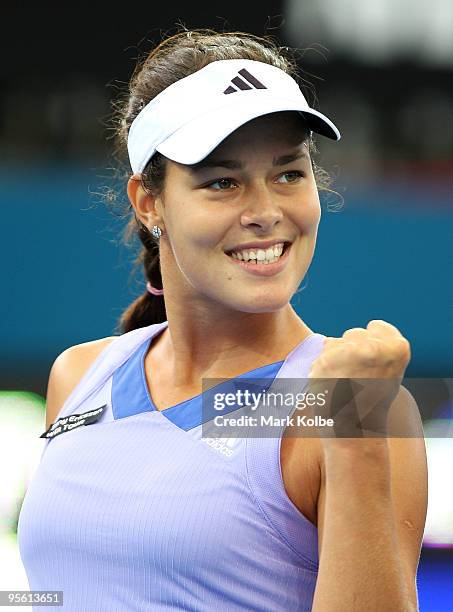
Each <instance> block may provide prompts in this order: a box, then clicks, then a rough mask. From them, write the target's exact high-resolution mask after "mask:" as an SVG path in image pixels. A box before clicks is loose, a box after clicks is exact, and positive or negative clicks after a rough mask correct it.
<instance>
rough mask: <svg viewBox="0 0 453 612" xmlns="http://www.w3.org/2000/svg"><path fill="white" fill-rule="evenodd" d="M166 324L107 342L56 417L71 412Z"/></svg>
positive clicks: (144, 328)
mask: <svg viewBox="0 0 453 612" xmlns="http://www.w3.org/2000/svg"><path fill="white" fill-rule="evenodd" d="M167 325H168V321H164V322H163V323H155V324H154V325H148V326H146V327H140V328H139V329H134V330H132V331H130V332H127V333H125V334H122V335H121V336H118V337H116V338H115V340H113V341H112V342H111V343H110V344H108V345H107V346H106V347H105V349H103V350H102V351H101V353H100V354H99V355H98V356H97V358H96V359H95V360H94V361H93V363H92V364H91V366H90V367H89V368H88V370H87V371H86V372H85V374H84V375H83V376H82V378H81V379H80V381H79V382H78V383H77V385H76V386H75V388H74V389H73V391H72V392H71V393H70V395H69V396H68V398H67V399H66V401H65V403H64V404H63V406H62V408H61V410H60V412H59V413H58V417H61V416H65V415H67V414H71V413H73V412H74V411H75V410H76V409H77V408H78V407H79V406H80V404H82V402H84V401H85V400H86V399H87V398H88V397H89V396H90V395H92V394H93V393H94V392H95V391H97V389H99V388H100V387H101V386H102V385H104V384H105V383H106V382H107V380H108V379H109V378H110V377H111V376H112V374H113V372H114V371H115V370H116V369H117V368H119V367H120V366H121V365H122V364H123V363H124V362H125V361H127V359H128V358H129V357H130V355H132V353H133V352H134V350H135V349H136V348H137V347H138V346H139V345H140V344H141V343H142V342H145V340H147V339H150V338H152V337H153V336H155V335H156V334H158V333H159V332H160V331H161V330H162V329H163V328H165V327H166V326H167Z"/></svg>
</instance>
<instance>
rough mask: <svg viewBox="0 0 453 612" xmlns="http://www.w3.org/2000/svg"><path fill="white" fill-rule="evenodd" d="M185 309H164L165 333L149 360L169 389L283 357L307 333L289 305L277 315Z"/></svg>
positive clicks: (191, 384)
mask: <svg viewBox="0 0 453 612" xmlns="http://www.w3.org/2000/svg"><path fill="white" fill-rule="evenodd" d="M206 314H207V313H196V312H195V313H194V312H193V311H192V310H191V312H190V313H189V312H188V311H187V308H186V309H184V308H179V307H177V306H176V307H175V303H174V302H172V304H171V306H170V308H167V319H168V328H167V329H165V330H164V332H163V333H162V334H160V336H159V338H158V339H157V341H156V345H155V358H156V359H157V360H158V362H159V364H160V365H161V366H162V364H165V366H164V367H165V370H166V372H167V374H168V376H169V377H170V379H171V380H174V381H175V386H197V385H198V384H199V381H200V380H201V378H203V377H205V378H209V377H211V378H220V377H223V376H226V377H229V376H231V377H233V376H237V375H238V374H241V373H243V372H246V371H248V370H252V369H255V368H258V367H261V366H262V365H267V364H269V363H273V362H275V361H281V360H283V359H285V358H286V356H287V355H288V353H289V352H290V351H291V350H293V349H294V348H295V347H296V346H297V345H298V344H300V343H301V342H302V341H303V340H304V339H305V338H306V337H307V336H309V335H311V334H312V333H313V332H312V331H311V330H310V328H309V327H308V326H307V325H306V324H305V323H304V322H303V321H302V320H301V319H300V317H299V316H298V315H297V314H296V312H295V311H294V309H293V308H292V306H291V305H290V304H287V306H285V307H284V308H282V309H280V310H279V311H277V312H270V313H244V312H235V313H234V316H232V317H218V316H216V317H213V316H211V317H209V316H206Z"/></svg>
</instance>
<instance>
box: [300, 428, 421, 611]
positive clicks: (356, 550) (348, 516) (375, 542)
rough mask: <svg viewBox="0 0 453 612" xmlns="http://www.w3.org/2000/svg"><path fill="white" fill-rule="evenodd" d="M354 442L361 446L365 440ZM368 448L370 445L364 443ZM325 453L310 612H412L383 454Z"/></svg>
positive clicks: (379, 446) (381, 450) (412, 594)
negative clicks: (320, 533) (317, 557)
mask: <svg viewBox="0 0 453 612" xmlns="http://www.w3.org/2000/svg"><path fill="white" fill-rule="evenodd" d="M354 442H359V443H360V442H361V443H366V441H365V440H360V441H359V440H354ZM368 442H371V444H372V445H373V441H370V440H368ZM374 442H376V447H375V448H373V450H372V452H370V453H365V452H362V451H361V450H360V449H359V448H358V447H357V448H354V451H353V452H352V451H351V452H349V451H344V452H343V450H342V451H341V452H339V453H330V454H329V453H326V454H325V474H324V477H325V512H324V527H323V544H322V554H321V557H320V562H319V573H318V580H317V584H316V590H315V595H314V601H313V608H312V610H313V612H343V611H344V612H363V611H364V610H366V611H367V612H383V611H387V610H392V612H413V611H416V610H417V604H416V591H415V583H414V585H413V588H412V589H411V588H410V587H409V586H408V584H407V577H406V573H405V568H404V567H403V566H402V564H401V561H400V556H399V551H398V545H397V535H396V529H395V519H394V514H393V508H392V499H391V487H390V463H389V458H388V449H387V447H386V446H385V444H383V440H381V441H380V443H377V441H374Z"/></svg>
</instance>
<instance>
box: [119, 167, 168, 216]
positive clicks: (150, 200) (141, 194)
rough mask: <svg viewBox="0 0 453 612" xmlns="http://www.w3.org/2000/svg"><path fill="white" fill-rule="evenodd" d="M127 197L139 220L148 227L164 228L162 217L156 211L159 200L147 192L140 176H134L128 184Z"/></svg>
mask: <svg viewBox="0 0 453 612" xmlns="http://www.w3.org/2000/svg"><path fill="white" fill-rule="evenodd" d="M127 195H128V198H129V201H130V203H131V204H132V207H133V209H134V211H135V214H136V216H137V218H138V219H139V220H140V221H141V222H142V223H143V225H146V227H148V228H149V227H152V226H153V225H159V227H162V220H161V217H160V215H159V213H158V211H157V210H156V201H157V200H158V199H159V198H158V197H156V196H154V195H153V194H152V193H149V192H148V191H145V189H144V188H143V186H142V183H141V177H140V174H137V173H136V174H133V175H132V176H131V177H130V179H129V180H128V182H127Z"/></svg>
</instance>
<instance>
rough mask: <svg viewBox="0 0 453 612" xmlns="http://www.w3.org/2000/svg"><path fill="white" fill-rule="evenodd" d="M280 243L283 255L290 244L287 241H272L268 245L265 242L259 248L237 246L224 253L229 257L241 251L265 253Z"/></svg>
mask: <svg viewBox="0 0 453 612" xmlns="http://www.w3.org/2000/svg"><path fill="white" fill-rule="evenodd" d="M282 243H283V253H284V252H285V251H286V249H287V248H288V246H290V245H291V244H292V243H291V242H290V241H289V240H277V241H275V240H272V241H271V242H270V243H269V242H265V243H263V244H262V245H261V246H245V245H244V246H238V247H235V248H234V249H229V250H228V251H225V253H226V255H230V256H231V254H232V253H240V252H241V251H259V250H262V251H266V250H267V249H269V248H270V247H273V246H275V245H276V244H282ZM265 245H267V246H265Z"/></svg>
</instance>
